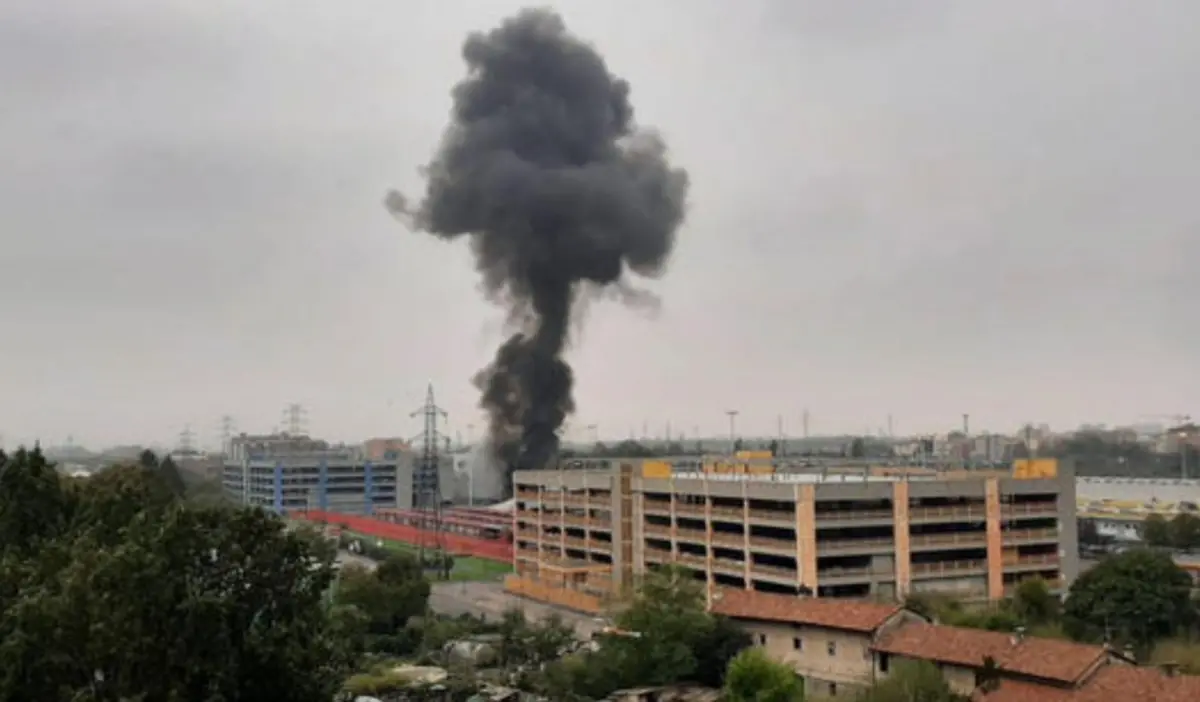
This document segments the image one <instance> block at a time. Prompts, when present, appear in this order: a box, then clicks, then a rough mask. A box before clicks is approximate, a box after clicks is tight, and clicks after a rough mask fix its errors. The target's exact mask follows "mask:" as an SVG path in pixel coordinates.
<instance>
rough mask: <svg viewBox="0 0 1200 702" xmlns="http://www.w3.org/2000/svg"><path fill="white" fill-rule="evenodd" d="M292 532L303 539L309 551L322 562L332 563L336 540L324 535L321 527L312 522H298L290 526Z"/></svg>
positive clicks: (334, 558)
mask: <svg viewBox="0 0 1200 702" xmlns="http://www.w3.org/2000/svg"><path fill="white" fill-rule="evenodd" d="M292 534H293V535H295V537H296V538H297V539H300V540H301V541H303V542H304V543H305V544H306V545H307V546H308V550H309V552H310V553H312V554H313V555H314V556H315V557H316V558H317V560H319V561H321V562H323V563H333V562H334V560H336V559H337V552H338V546H337V541H336V540H334V539H331V538H329V537H328V536H326V535H325V532H324V530H322V529H321V527H319V526H317V525H316V524H313V523H312V522H300V523H298V524H296V525H295V526H293V527H292Z"/></svg>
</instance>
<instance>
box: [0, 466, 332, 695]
mask: <svg viewBox="0 0 1200 702" xmlns="http://www.w3.org/2000/svg"><path fill="white" fill-rule="evenodd" d="M0 535H2V536H0V538H2V539H3V540H2V541H0V559H2V562H0V699H3V700H10V699H11V700H73V701H75V700H78V701H85V702H86V701H91V700H165V701H168V702H174V701H177V700H178V701H184V700H224V701H226V702H236V701H240V700H247V701H249V700H262V699H271V700H282V701H284V702H309V701H310V700H311V701H313V702H317V701H318V700H319V701H320V702H328V701H329V700H330V699H331V698H332V696H333V695H334V694H335V693H336V691H337V689H338V686H339V684H340V682H341V680H342V679H343V678H344V672H345V669H346V667H347V665H348V664H349V662H350V661H349V652H348V651H347V649H346V647H344V646H343V645H342V641H343V639H344V631H343V628H344V626H345V622H344V621H343V620H340V619H337V618H335V617H334V616H333V615H334V613H333V612H331V611H330V609H329V608H327V607H326V606H325V602H324V599H325V593H326V592H327V590H328V588H329V585H330V583H331V582H332V580H333V577H334V571H333V568H332V565H331V564H330V563H328V562H325V561H321V560H320V559H318V558H315V557H314V556H313V554H312V553H311V552H310V551H309V550H308V547H307V544H306V543H305V542H304V540H303V539H301V538H298V537H296V536H294V535H291V534H288V533H287V532H286V530H285V529H284V527H283V524H282V523H281V522H280V521H279V520H278V519H277V518H276V517H274V516H273V515H270V514H267V513H265V512H262V511H261V510H240V511H233V510H218V509H196V508H190V507H187V506H185V505H184V504H183V503H181V502H180V501H179V500H177V499H176V497H175V495H174V494H173V493H172V491H171V489H170V487H169V486H168V485H167V484H166V482H165V481H164V480H163V476H162V475H161V474H160V471H159V470H158V469H157V468H151V467H150V466H149V465H141V464H138V465H133V466H122V467H117V468H110V469H108V470H105V471H103V472H101V473H99V474H97V475H94V476H92V477H91V478H88V479H85V480H78V481H71V480H68V479H63V478H60V477H59V476H58V475H57V473H55V471H54V469H53V466H51V465H49V464H48V463H47V462H46V461H45V459H44V458H43V457H42V456H41V453H40V452H39V451H37V450H34V451H29V452H25V451H18V452H17V453H16V454H14V455H13V456H11V457H6V458H4V459H3V461H2V463H0Z"/></svg>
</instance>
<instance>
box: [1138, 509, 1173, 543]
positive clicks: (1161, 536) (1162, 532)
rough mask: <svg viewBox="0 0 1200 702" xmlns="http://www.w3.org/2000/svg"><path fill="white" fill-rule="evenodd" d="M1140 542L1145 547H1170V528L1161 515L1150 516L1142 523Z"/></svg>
mask: <svg viewBox="0 0 1200 702" xmlns="http://www.w3.org/2000/svg"><path fill="white" fill-rule="evenodd" d="M1142 541H1143V542H1144V543H1145V544H1146V545H1147V546H1170V545H1171V526H1170V524H1168V523H1167V520H1166V519H1165V518H1163V516H1162V515H1161V514H1151V515H1149V516H1147V517H1146V519H1145V520H1143V521H1142Z"/></svg>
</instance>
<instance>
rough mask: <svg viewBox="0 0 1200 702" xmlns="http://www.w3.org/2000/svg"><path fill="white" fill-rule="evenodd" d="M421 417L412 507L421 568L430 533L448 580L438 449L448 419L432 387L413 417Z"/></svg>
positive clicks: (442, 570)
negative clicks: (415, 514)
mask: <svg viewBox="0 0 1200 702" xmlns="http://www.w3.org/2000/svg"><path fill="white" fill-rule="evenodd" d="M418 415H420V416H421V417H422V418H423V419H424V429H423V430H422V432H421V434H420V435H419V436H420V438H421V459H420V462H419V463H418V464H417V467H416V470H415V471H413V507H414V508H416V509H417V511H418V525H419V526H420V528H421V538H420V544H419V551H420V553H419V556H420V558H421V564H422V567H424V564H425V537H426V535H427V534H429V533H430V532H432V533H433V535H434V544H433V546H434V548H435V549H437V552H438V556H439V558H440V559H441V563H442V566H441V567H439V571H440V572H441V574H442V575H443V576H444V577H449V572H448V569H447V568H446V567H445V556H446V553H445V551H446V550H445V548H444V547H443V542H442V486H441V479H440V477H441V475H440V473H439V472H438V468H439V462H440V461H439V459H440V458H441V456H440V455H439V449H440V448H441V443H442V439H441V436H440V435H439V434H438V418H439V417H440V418H441V419H446V417H447V415H446V411H445V410H443V409H442V408H441V407H438V406H437V402H435V401H434V399H433V384H432V383H430V385H429V388H428V390H426V392H425V404H424V405H422V406H421V407H418V408H417V409H416V410H414V411H413V413H412V414H410V415H409V416H410V417H416V416H418Z"/></svg>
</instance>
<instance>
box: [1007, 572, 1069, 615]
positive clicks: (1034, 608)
mask: <svg viewBox="0 0 1200 702" xmlns="http://www.w3.org/2000/svg"><path fill="white" fill-rule="evenodd" d="M1012 610H1013V612H1014V613H1015V614H1016V615H1017V616H1018V617H1020V618H1021V620H1022V621H1024V622H1025V623H1026V624H1029V625H1031V626H1037V625H1041V624H1049V623H1050V622H1053V621H1055V620H1057V619H1058V614H1059V602H1058V598H1057V597H1055V595H1054V593H1053V592H1051V591H1050V586H1049V585H1048V584H1047V583H1046V581H1045V580H1043V579H1042V578H1029V579H1026V580H1023V581H1021V583H1020V584H1019V585H1017V591H1016V593H1015V594H1014V595H1013V598H1012Z"/></svg>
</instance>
